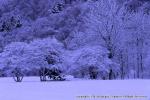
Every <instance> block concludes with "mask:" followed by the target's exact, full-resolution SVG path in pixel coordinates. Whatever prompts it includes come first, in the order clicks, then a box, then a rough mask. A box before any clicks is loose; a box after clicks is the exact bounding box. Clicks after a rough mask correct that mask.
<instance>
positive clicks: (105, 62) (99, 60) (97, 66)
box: [69, 46, 119, 79]
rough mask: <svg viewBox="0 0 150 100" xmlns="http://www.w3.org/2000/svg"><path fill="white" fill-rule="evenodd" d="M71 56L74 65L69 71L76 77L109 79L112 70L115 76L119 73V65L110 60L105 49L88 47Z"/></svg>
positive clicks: (74, 52)
mask: <svg viewBox="0 0 150 100" xmlns="http://www.w3.org/2000/svg"><path fill="white" fill-rule="evenodd" d="M70 55H71V57H70V56H69V58H70V59H71V60H72V65H70V66H71V67H70V70H69V71H70V72H71V73H72V74H73V75H75V76H76V77H87V78H91V79H97V78H101V79H108V78H109V73H110V71H111V70H112V71H113V73H114V75H116V74H117V72H119V67H118V65H117V64H115V63H114V62H112V61H111V60H110V59H109V58H108V51H107V50H106V49H105V48H103V47H100V46H91V47H90V46H88V47H84V48H81V49H79V50H75V51H73V52H72V53H71V54H70ZM114 78H116V77H114Z"/></svg>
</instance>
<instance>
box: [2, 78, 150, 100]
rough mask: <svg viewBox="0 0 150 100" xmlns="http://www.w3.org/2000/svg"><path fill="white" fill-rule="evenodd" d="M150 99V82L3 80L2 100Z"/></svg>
mask: <svg viewBox="0 0 150 100" xmlns="http://www.w3.org/2000/svg"><path fill="white" fill-rule="evenodd" d="M81 96H87V97H86V98H85V97H81ZM94 96H95V98H94ZM102 96H107V97H106V98H104V97H102ZM114 96H120V97H118V98H115V97H114ZM127 96H134V97H130V98H129V97H127ZM135 96H144V97H135ZM149 98H150V80H122V81H121V80H112V81H109V80H106V81H102V80H72V81H61V82H58V81H55V82H54V81H49V82H40V81H39V78H37V77H28V78H24V80H23V82H22V83H15V82H14V81H13V80H12V78H0V100H150V99H149Z"/></svg>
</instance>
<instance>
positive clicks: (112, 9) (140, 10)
mask: <svg viewBox="0 0 150 100" xmlns="http://www.w3.org/2000/svg"><path fill="white" fill-rule="evenodd" d="M16 68H18V69H20V70H21V72H22V74H23V75H24V76H38V74H39V70H40V69H41V68H46V69H51V68H56V69H58V70H60V71H61V72H62V73H63V74H64V75H72V76H74V77H78V78H90V79H104V80H105V79H136V78H140V79H142V78H150V1H149V0H0V76H1V77H6V76H12V75H13V74H12V71H14V69H16Z"/></svg>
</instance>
